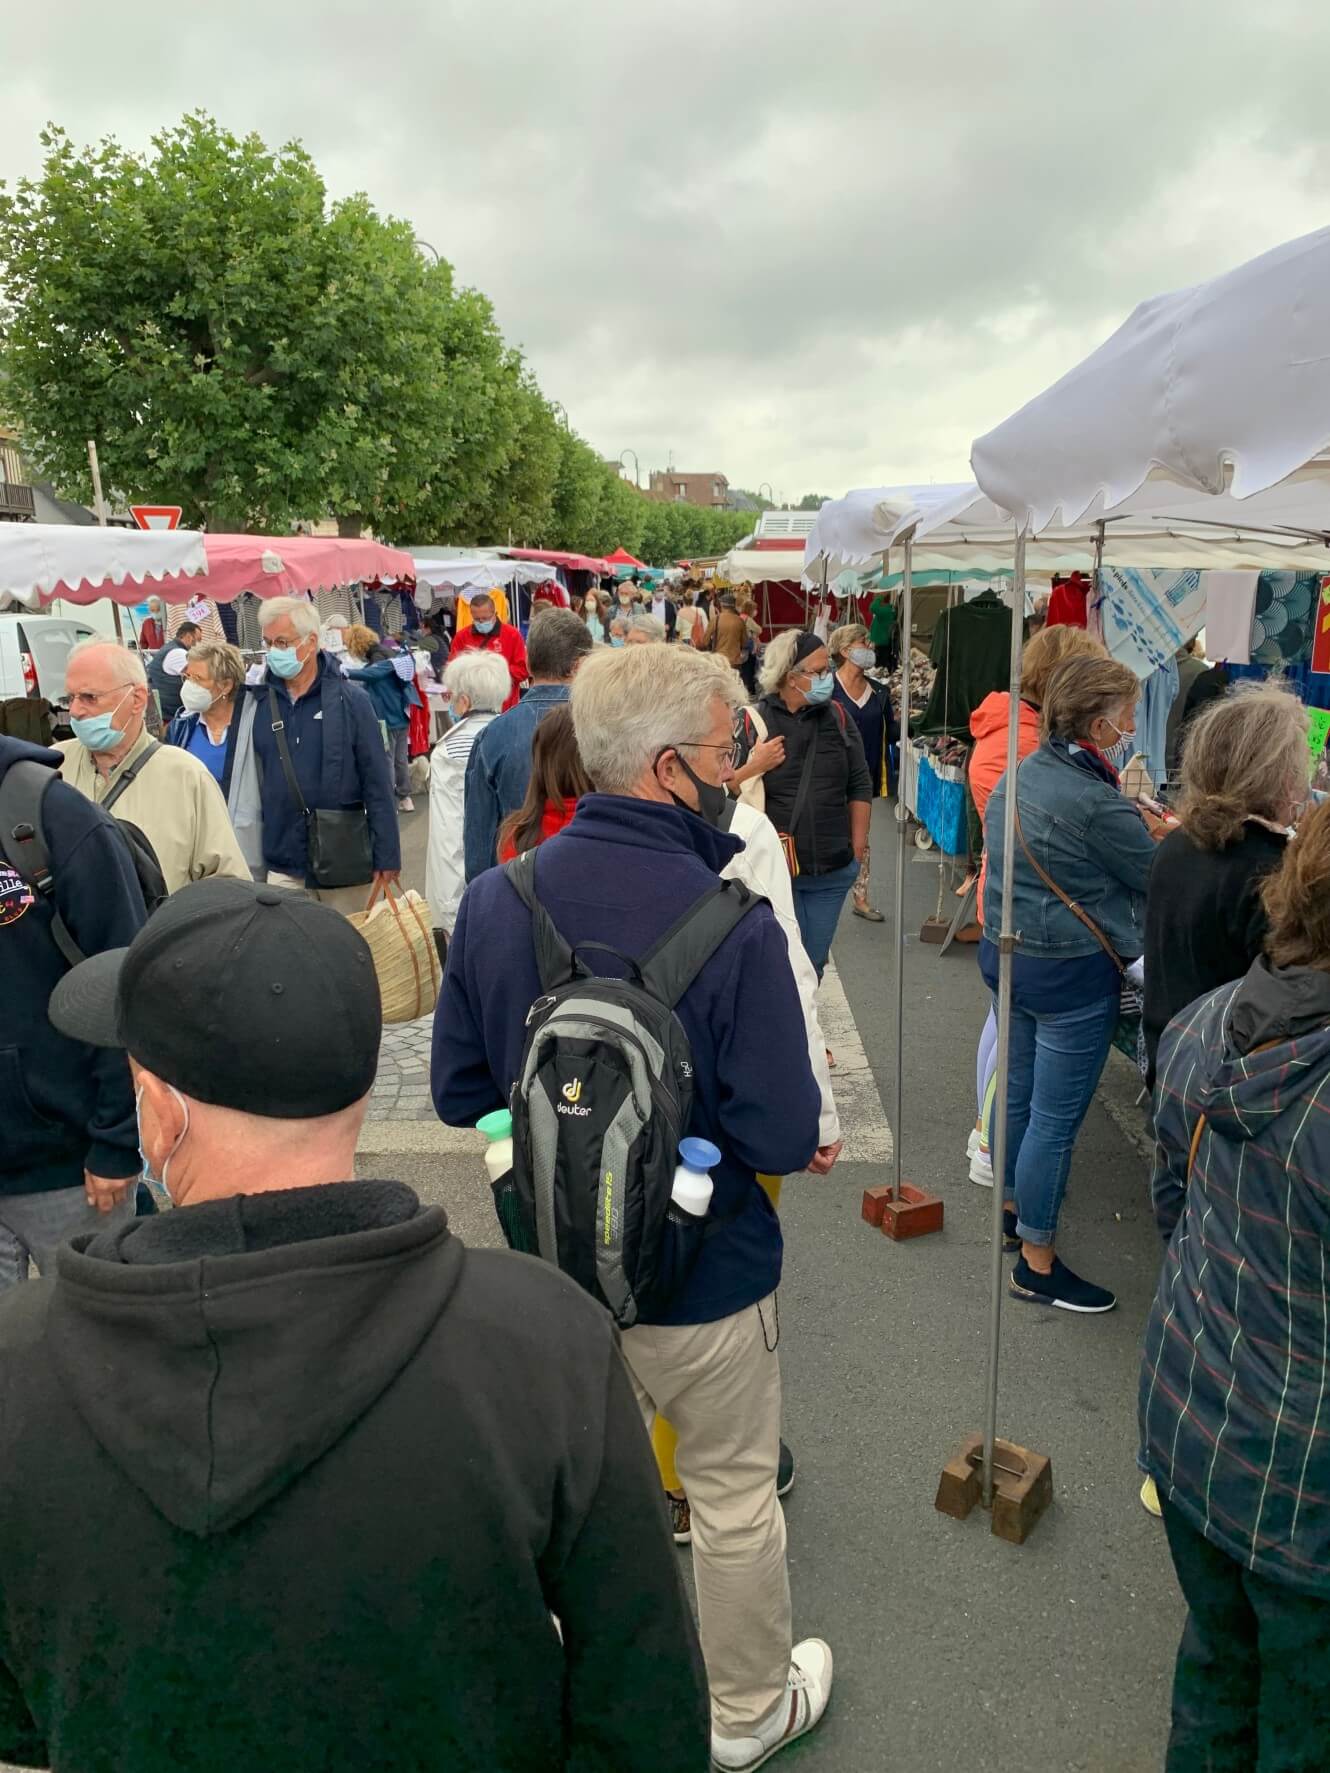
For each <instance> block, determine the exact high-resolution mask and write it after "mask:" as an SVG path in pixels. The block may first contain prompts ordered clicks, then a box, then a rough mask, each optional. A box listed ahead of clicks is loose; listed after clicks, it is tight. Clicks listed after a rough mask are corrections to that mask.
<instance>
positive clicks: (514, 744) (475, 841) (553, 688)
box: [453, 609, 595, 880]
mask: <svg viewBox="0 0 1330 1773" xmlns="http://www.w3.org/2000/svg"><path fill="white" fill-rule="evenodd" d="M594 644H595V643H594V642H593V640H592V638H591V630H590V629H589V628H588V627H587V625H586V623H585V622H584V621H583V619H582V617H581V616H579V615H577V614H576V612H575V611H573V610H570V609H543V610H541V611H540V612H539V613H538V614H537V615H536V616H534V617H533V618H532V622H531V630H530V632H529V633H528V635H527V642H526V657H527V665H528V669H529V671H530V673H531V688H530V689H529V690H528V691H527V693H526V695H525V696H524V697H523V698H522V700H521V701H520V702H519V703H518V704H517V706H516V707H515V708H509V709H508V710H507V712H506V713H504V714H501V715H500V716H499V718H498V719H497V720H496V721H495V722H494V724H493V725H492V726H490V727H488V728H487V729H486V731H485V732H484V733H482V734H481V736H480V738H479V739H478V740H477V741H476V744H475V746H474V748H473V749H472V752H471V755H470V757H469V758H468V759H467V766H466V810H465V814H464V822H465V833H464V849H465V858H466V877H467V879H468V880H474V879H475V878H476V876H477V875H478V874H483V873H484V872H485V870H486V869H487V868H493V866H494V863H495V860H496V856H495V851H496V848H497V846H498V841H499V826H500V825H502V823H503V821H504V820H505V819H506V818H507V817H508V815H509V813H515V812H516V811H517V809H518V807H520V806H521V804H522V801H523V800H524V799H525V797H526V786H527V783H528V782H529V781H530V779H531V741H532V740H533V739H534V738H535V736H536V728H537V727H538V726H539V725H540V723H541V721H542V720H543V719H544V718H545V716H546V715H547V714H548V713H549V712H550V710H551V709H553V708H558V707H559V706H561V704H562V703H564V702H566V701H567V700H568V691H569V688H570V686H571V684H572V681H573V674H574V672H575V671H576V670H577V668H578V666H579V665H580V664H581V663H582V661H583V659H585V658H586V657H587V656H588V654H589V653H590V652H591V650H592V647H593V646H594ZM457 656H458V654H457V648H456V647H454V648H453V658H454V659H456V658H457ZM463 656H465V655H463Z"/></svg>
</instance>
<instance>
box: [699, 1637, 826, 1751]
mask: <svg viewBox="0 0 1330 1773" xmlns="http://www.w3.org/2000/svg"><path fill="white" fill-rule="evenodd" d="M830 1698H831V1646H830V1644H824V1643H823V1642H822V1639H821V1638H805V1639H804V1641H803V1643H801V1644H796V1645H795V1646H794V1648H793V1650H791V1652H790V1673H789V1678H788V1680H787V1681H786V1683H785V1697H784V1698H783V1699H782V1700H781V1701H780V1702H779V1704H778V1705H777V1706H776V1708H775V1710H774V1711H772V1712H771V1713H769V1714H768V1716H767V1717H765V1718H763V1720H762V1722H761V1723H760V1724H758V1725H757V1726H756V1727H755V1729H754V1731H753V1733H752V1735H751V1736H718V1735H717V1734H716V1732H715V1731H714V1730H713V1731H712V1732H711V1761H712V1765H713V1766H716V1767H721V1768H724V1769H725V1770H726V1773H752V1769H753V1768H755V1767H762V1766H765V1764H766V1763H767V1762H768V1761H769V1760H770V1759H771V1757H772V1755H774V1754H777V1753H779V1751H780V1750H781V1749H782V1748H784V1747H785V1745H786V1743H787V1742H793V1741H794V1740H795V1738H796V1737H798V1736H806V1735H807V1734H808V1732H809V1731H810V1730H811V1729H812V1728H813V1726H814V1724H817V1723H820V1722H821V1719H822V1713H823V1712H824V1711H825V1710H826V1709H827V1701H828V1700H829V1699H830Z"/></svg>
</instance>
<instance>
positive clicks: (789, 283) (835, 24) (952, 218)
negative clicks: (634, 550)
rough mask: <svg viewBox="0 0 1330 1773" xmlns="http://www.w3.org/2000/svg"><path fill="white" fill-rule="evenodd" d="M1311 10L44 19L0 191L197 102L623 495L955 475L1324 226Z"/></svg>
mask: <svg viewBox="0 0 1330 1773" xmlns="http://www.w3.org/2000/svg"><path fill="white" fill-rule="evenodd" d="M1327 67H1330V6H1327V5H1326V4H1325V0H1260V4H1253V3H1252V0H1242V3H1240V4H1239V3H1238V0H1209V3H1206V4H1202V3H1201V0H1097V3H1095V4H1090V3H1089V0H999V3H998V4H993V3H992V0H935V3H934V4H931V5H927V4H926V5H919V4H918V3H917V0H911V3H910V4H909V5H903V4H900V0H819V3H818V4H806V3H804V4H797V5H796V4H792V3H791V0H763V3H762V4H760V5H759V4H756V3H752V0H672V3H671V4H668V5H656V4H651V5H640V4H639V5H633V4H623V3H622V0H620V3H618V4H611V3H609V0H562V3H561V4H559V5H553V4H550V3H549V0H543V3H541V4H535V3H530V4H525V5H523V4H517V3H515V0H484V3H483V4H481V3H474V0H453V3H451V4H449V3H447V0H434V3H433V4H430V3H426V0H375V4H373V5H366V4H364V3H363V0H357V3H356V4H354V5H353V4H347V3H344V0H322V3H321V4H319V5H311V4H307V3H305V0H263V3H258V0H227V3H226V4H225V5H223V6H210V7H201V6H196V5H190V4H188V3H187V0H186V3H183V4H180V3H178V4H176V5H174V6H170V7H168V6H164V5H160V4H157V3H155V0H154V3H148V0H119V3H118V4H117V5H115V6H107V5H106V4H105V3H104V0H95V3H94V0H43V3H42V4H32V5H27V6H23V7H22V8H21V9H20V12H19V13H17V14H15V16H14V18H13V19H12V20H11V23H10V28H9V30H8V31H7V33H6V39H5V53H4V55H3V57H2V58H0V120H2V124H3V127H2V128H0V177H4V178H6V179H12V178H15V177H17V176H19V175H21V174H24V173H28V174H32V173H35V172H36V171H37V170H38V167H39V164H40V149H39V145H38V142H37V132H38V130H39V129H40V127H41V125H42V124H43V122H45V121H46V120H48V119H53V120H55V121H58V122H60V123H63V124H64V125H65V126H66V127H67V128H68V129H69V131H70V132H71V134H72V135H73V136H74V137H75V139H76V140H77V141H79V142H83V141H90V140H93V139H96V138H97V137H99V136H102V135H104V134H108V133H109V134H114V135H116V136H117V137H119V138H120V140H122V141H123V142H126V143H128V144H133V145H136V146H146V144H147V141H148V137H149V136H150V134H151V133H152V131H153V130H154V129H155V128H157V127H159V126H161V125H163V124H166V123H169V122H172V121H174V120H175V119H177V118H178V117H179V116H180V114H181V113H182V112H184V111H186V110H189V109H193V108H196V107H203V108H206V109H207V110H209V111H211V112H212V113H213V114H214V115H215V116H217V117H218V118H219V119H220V120H222V121H223V122H225V123H226V124H227V125H228V126H229V127H231V128H232V129H235V130H237V131H245V130H250V129H254V130H257V131H259V132H260V133H261V134H262V135H263V136H264V137H265V138H266V139H267V140H268V141H269V142H272V143H277V142H280V141H284V140H287V139H290V138H291V137H293V136H295V137H299V138H300V139H301V140H302V141H303V142H304V143H305V145H306V146H307V147H308V148H309V150H310V151H311V153H312V154H313V156H314V158H315V160H316V161H317V163H318V165H319V167H320V169H321V170H322V172H323V174H324V176H325V178H326V179H327V181H328V185H329V187H330V189H331V191H332V193H333V194H334V195H342V194H344V193H347V192H350V191H354V190H365V191H367V192H368V193H369V195H370V197H371V198H372V199H373V201H374V202H375V203H376V204H377V205H378V207H379V208H380V209H383V210H387V211H390V212H392V213H394V214H398V215H402V216H405V217H407V218H408V219H410V220H411V222H412V223H413V224H414V226H415V228H416V230H417V232H418V234H419V235H420V236H421V237H422V238H423V239H425V240H427V241H429V242H430V243H431V244H432V245H434V246H435V247H437V249H438V250H439V251H440V252H441V253H442V254H443V255H444V257H446V258H448V259H450V260H451V261H452V263H453V265H454V266H455V267H456V270H457V273H458V275H459V277H460V278H461V280H462V281H464V282H467V283H471V284H475V285H476V286H478V287H479V288H481V289H483V290H485V291H486V292H487V293H488V294H489V295H490V297H491V298H492V299H493V301H494V304H495V307H496V309H497V312H498V316H499V320H500V323H501V325H502V327H503V329H504V331H505V333H506V334H507V335H508V337H509V338H510V339H511V340H512V341H513V342H514V343H517V344H520V345H521V346H522V347H523V348H524V349H525V351H526V352H527V355H528V356H529V358H530V360H531V362H532V364H533V365H534V367H535V370H536V373H537V375H538V377H539V379H540V382H541V385H542V387H543V388H544V390H545V392H546V394H547V395H548V396H549V397H550V398H551V399H556V400H561V401H562V402H563V403H564V405H565V406H566V408H567V410H568V413H569V415H570V418H571V420H572V423H573V425H574V427H575V428H576V429H577V430H579V431H580V432H581V433H582V434H583V435H584V436H585V437H587V438H588V439H589V440H590V441H591V442H592V443H593V444H594V445H595V446H596V447H597V448H598V449H599V450H601V452H602V453H603V454H605V455H606V456H610V457H612V456H615V455H617V454H618V453H619V452H620V450H621V449H624V448H627V447H631V448H633V449H635V450H636V451H637V452H638V456H639V458H640V461H641V466H642V471H643V477H644V479H645V475H646V471H647V469H648V468H649V467H653V466H663V465H665V463H666V461H667V460H668V459H669V458H670V457H671V456H672V458H673V461H674V464H675V465H676V466H677V467H682V468H686V469H687V468H691V469H708V470H709V469H719V470H720V471H722V472H724V473H726V474H728V475H729V477H730V480H731V481H732V482H733V483H735V484H740V485H745V486H749V487H756V486H757V485H758V483H759V482H763V481H769V482H770V483H771V486H772V489H773V491H774V492H775V493H776V494H777V495H778V496H779V495H785V496H787V497H788V498H789V499H790V500H791V501H793V500H794V499H797V498H798V497H799V496H800V495H801V494H803V493H805V492H822V493H832V494H836V493H840V492H843V491H845V490H847V489H848V488H850V487H853V486H864V485H880V484H893V483H898V482H908V481H927V480H929V479H936V480H939V481H945V480H953V479H962V478H965V477H967V473H968V469H967V461H968V456H969V444H970V440H971V438H973V437H974V436H976V435H978V434H980V433H982V432H983V431H985V430H987V429H988V428H989V427H990V426H991V425H993V424H995V423H996V422H997V421H998V420H1000V419H1001V418H1003V417H1005V416H1006V415H1007V414H1008V413H1009V412H1011V411H1012V410H1014V408H1015V407H1017V406H1019V405H1020V404H1021V403H1022V402H1023V401H1024V400H1026V399H1027V398H1029V397H1030V395H1032V394H1034V393H1036V392H1037V391H1038V390H1039V389H1040V388H1042V387H1043V386H1045V385H1046V384H1047V383H1048V382H1050V381H1052V380H1053V379H1054V378H1055V377H1056V376H1058V375H1059V374H1060V373H1061V372H1062V371H1063V370H1064V369H1066V368H1068V367H1069V366H1070V365H1071V364H1072V363H1074V362H1075V361H1076V360H1077V359H1078V358H1080V357H1081V356H1083V355H1084V354H1085V353H1086V352H1087V351H1089V350H1090V349H1092V348H1093V347H1094V345H1096V344H1097V343H1098V342H1099V341H1100V339H1102V338H1103V337H1104V336H1105V335H1106V334H1107V333H1108V332H1110V331H1111V330H1112V329H1113V327H1114V326H1116V325H1117V324H1118V322H1119V321H1120V320H1121V319H1122V318H1123V317H1124V316H1125V315H1126V314H1127V312H1128V311H1129V310H1130V308H1131V307H1132V305H1133V304H1134V303H1135V302H1136V301H1138V300H1140V299H1141V298H1142V297H1144V296H1147V295H1151V294H1154V293H1156V292H1158V291H1160V290H1163V289H1168V288H1173V287H1176V286H1178V285H1180V284H1186V283H1191V282H1195V281H1197V280H1199V279H1201V278H1205V277H1208V276H1211V275H1213V274H1215V273H1216V272H1219V271H1222V270H1225V269H1227V268H1228V267H1229V266H1231V265H1234V264H1237V263H1239V262H1240V261H1242V260H1243V259H1246V258H1249V257H1251V256H1252V255H1253V254H1255V253H1258V252H1261V251H1263V250H1264V249H1265V248H1267V247H1270V246H1273V245H1276V244H1278V242H1280V241H1281V240H1286V239H1289V238H1291V237H1293V236H1295V235H1298V234H1302V233H1306V232H1308V231H1310V230H1311V229H1313V228H1316V227H1320V226H1322V225H1323V224H1325V223H1326V222H1327V221H1330V214H1328V213H1327V210H1328V209H1330V204H1328V203H1327V199H1326V196H1325V193H1326V192H1327V191H1330V102H1327V97H1326V90H1325V78H1326V70H1327Z"/></svg>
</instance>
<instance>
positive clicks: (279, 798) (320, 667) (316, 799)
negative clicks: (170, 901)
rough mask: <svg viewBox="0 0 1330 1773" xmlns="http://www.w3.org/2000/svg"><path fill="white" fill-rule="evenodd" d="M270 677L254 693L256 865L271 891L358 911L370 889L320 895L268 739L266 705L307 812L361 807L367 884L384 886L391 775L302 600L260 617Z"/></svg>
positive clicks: (375, 725) (359, 694)
mask: <svg viewBox="0 0 1330 1773" xmlns="http://www.w3.org/2000/svg"><path fill="white" fill-rule="evenodd" d="M259 627H260V629H261V630H262V633H263V643H264V647H265V648H266V651H267V662H268V677H267V681H266V682H265V683H260V684H255V685H253V686H251V688H250V691H249V693H250V694H251V695H253V696H255V697H256V698H257V700H258V708H257V711H256V713H255V717H254V754H255V757H256V759H257V761H258V770H259V784H260V793H261V798H262V802H263V861H264V866H265V867H266V869H267V874H268V881H269V883H270V884H271V885H273V886H284V887H308V888H309V890H310V891H311V892H313V893H314V896H315V897H317V898H319V899H322V900H323V901H324V902H325V904H331V905H332V906H333V907H334V908H335V909H337V910H340V911H359V910H362V909H363V907H364V903H365V897H366V892H367V890H368V888H369V886H370V881H369V880H366V881H365V882H364V883H363V885H362V884H356V885H354V886H346V887H336V888H332V889H326V888H318V887H316V886H315V884H314V882H313V881H312V880H311V879H310V878H309V843H308V838H307V834H306V828H305V816H304V813H303V812H302V810H301V808H300V806H299V804H298V803H297V801H296V798H295V796H294V795H293V794H292V792H291V787H290V784H289V783H288V781H287V778H286V771H285V769H284V768H283V767H282V758H281V753H280V751H279V750H278V746H277V738H276V735H275V733H274V731H273V724H272V719H271V716H270V713H269V706H268V696H269V691H270V690H272V691H273V692H274V693H275V695H276V700H277V709H278V717H279V718H280V719H281V721H282V722H283V723H284V726H283V731H284V733H285V737H286V743H287V748H288V749H289V751H290V753H291V763H292V767H293V769H294V770H295V776H296V781H297V783H298V784H299V787H300V792H301V794H302V796H303V797H304V801H305V805H306V806H308V807H309V808H311V809H315V808H319V807H326V808H329V809H337V808H354V807H363V808H364V809H365V813H366V816H367V818H368V820H369V835H370V853H371V861H372V878H373V880H374V881H375V882H378V883H383V884H386V883H387V882H388V881H390V880H396V879H397V876H398V874H399V873H400V872H401V867H402V845H401V838H400V836H399V834H398V829H397V809H396V807H395V805H394V803H393V784H392V771H391V769H390V767H389V764H388V754H387V752H386V751H385V750H384V749H383V740H382V739H381V738H380V736H379V722H378V719H377V717H376V715H375V713H374V708H373V705H372V704H371V702H370V700H369V697H368V696H367V695H366V694H365V692H364V690H362V689H360V688H358V687H357V686H356V685H355V684H353V683H348V682H347V681H346V679H345V678H344V677H343V676H342V673H341V669H340V668H339V666H338V665H337V663H336V661H335V660H332V659H329V658H328V657H327V656H326V655H325V654H324V653H322V652H320V650H319V616H318V611H317V610H316V609H315V607H314V605H313V604H312V603H309V602H307V601H306V600H305V599H304V598H301V597H274V598H273V599H272V600H271V601H270V602H268V603H265V604H264V605H263V606H262V608H261V609H260V611H259Z"/></svg>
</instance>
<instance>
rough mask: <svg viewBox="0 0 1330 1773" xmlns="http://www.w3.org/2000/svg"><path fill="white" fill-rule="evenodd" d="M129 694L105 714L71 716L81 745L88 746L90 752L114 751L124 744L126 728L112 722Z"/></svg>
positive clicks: (75, 735) (71, 725) (74, 730)
mask: <svg viewBox="0 0 1330 1773" xmlns="http://www.w3.org/2000/svg"><path fill="white" fill-rule="evenodd" d="M128 694H129V692H128V690H126V692H125V695H123V696H121V698H120V700H119V701H118V702H117V703H116V705H115V707H114V708H112V709H110V710H109V712H107V713H105V714H84V715H78V716H73V715H71V717H70V721H69V724H70V727H71V728H72V729H73V733H74V737H75V738H76V739H77V740H78V741H79V743H80V744H81V745H86V746H87V748H88V750H89V751H114V750H115V748H116V746H117V745H122V744H123V743H124V740H125V733H124V728H123V727H118V726H114V725H112V722H113V721H114V720H115V717H116V715H117V714H118V713H119V712H120V710H121V708H123V707H124V704H125V700H126V697H127V696H128Z"/></svg>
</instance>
